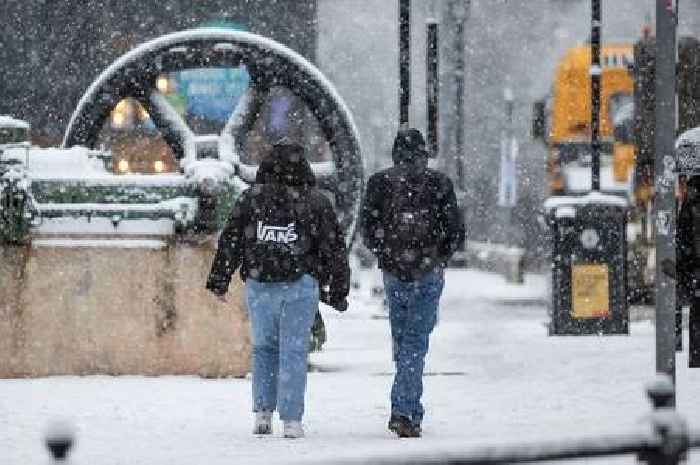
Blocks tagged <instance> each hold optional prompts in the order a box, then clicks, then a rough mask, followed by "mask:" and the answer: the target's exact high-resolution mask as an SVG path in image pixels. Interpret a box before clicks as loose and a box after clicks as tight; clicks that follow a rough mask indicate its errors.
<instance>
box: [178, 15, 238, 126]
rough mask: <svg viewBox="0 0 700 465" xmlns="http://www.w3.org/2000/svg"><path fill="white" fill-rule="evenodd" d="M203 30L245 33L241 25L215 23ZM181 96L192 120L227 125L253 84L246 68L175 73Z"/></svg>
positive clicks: (206, 69)
mask: <svg viewBox="0 0 700 465" xmlns="http://www.w3.org/2000/svg"><path fill="white" fill-rule="evenodd" d="M203 27H214V28H218V29H231V30H235V31H244V30H245V27H243V26H242V25H241V24H238V23H235V22H230V21H225V20H213V21H209V22H207V23H205V24H204V25H203ZM174 80H175V83H176V85H177V89H178V90H177V92H178V93H179V94H180V95H181V96H182V97H183V98H184V99H185V112H186V114H187V116H189V117H198V118H204V119H208V120H211V121H216V122H225V121H227V120H228V118H229V117H230V116H231V114H232V113H233V110H234V109H235V108H236V105H238V102H239V101H240V99H241V97H242V96H243V94H244V93H245V91H246V89H248V85H249V84H250V74H249V73H248V70H247V69H246V68H245V66H244V65H242V66H239V67H237V68H201V69H193V70H188V71H181V72H178V73H175V76H174Z"/></svg>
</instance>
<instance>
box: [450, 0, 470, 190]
mask: <svg viewBox="0 0 700 465" xmlns="http://www.w3.org/2000/svg"><path fill="white" fill-rule="evenodd" d="M469 6H470V1H469V0H452V1H451V2H450V3H449V10H448V14H449V15H450V16H451V17H453V18H455V25H454V63H455V64H454V74H453V79H454V96H453V98H454V106H455V114H454V121H453V132H454V141H455V143H454V160H455V164H456V166H455V168H456V171H457V185H458V187H459V189H460V191H462V192H463V191H464V188H465V182H464V68H465V66H464V22H465V21H466V18H467V10H468V8H469Z"/></svg>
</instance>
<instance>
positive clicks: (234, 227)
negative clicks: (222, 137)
mask: <svg viewBox="0 0 700 465" xmlns="http://www.w3.org/2000/svg"><path fill="white" fill-rule="evenodd" d="M314 186H315V179H314V176H313V173H312V171H311V168H310V166H309V163H308V162H307V161H306V160H305V159H304V149H303V147H301V146H299V145H294V144H279V145H275V146H274V147H273V149H272V153H271V154H270V156H269V157H267V158H266V159H265V160H263V162H262V163H261V164H260V167H259V168H258V173H257V177H256V184H255V185H253V186H252V187H251V188H249V189H248V190H246V191H245V192H243V194H242V195H241V197H240V198H239V199H238V201H237V202H236V204H235V205H234V207H233V211H232V214H231V218H230V219H229V221H228V223H227V225H226V227H225V228H224V230H223V232H222V233H221V237H220V238H219V244H218V249H217V252H216V256H215V258H214V262H213V264H212V269H211V272H210V274H209V278H208V280H207V285H206V286H207V289H209V290H210V291H211V292H213V293H214V294H216V295H217V296H219V298H221V299H222V300H225V295H226V292H227V290H228V286H229V283H230V281H231V276H232V274H233V273H234V272H235V271H236V269H238V268H239V267H240V274H241V278H242V279H243V281H245V291H246V302H247V306H248V312H249V317H250V322H251V334H252V340H253V354H252V355H253V361H252V362H253V363H252V365H253V383H252V384H253V386H252V389H253V411H254V412H255V423H254V428H253V433H254V434H271V433H272V414H273V412H274V411H275V410H279V417H280V419H281V420H282V422H283V424H284V436H285V437H287V438H299V437H303V436H304V429H303V426H302V416H303V414H304V394H305V392H306V371H307V352H308V348H309V336H310V331H311V325H312V324H313V321H314V316H315V313H316V310H317V308H318V302H319V298H320V299H321V300H323V301H324V302H326V303H328V304H329V305H331V306H333V307H335V308H336V309H338V310H339V311H343V310H345V308H346V307H347V304H346V303H345V298H346V297H347V294H348V290H349V282H350V269H349V266H348V260H347V254H346V250H345V242H344V238H343V233H342V230H341V229H340V226H339V224H338V220H337V218H336V216H335V211H334V210H333V206H332V205H331V203H330V201H329V200H328V199H327V198H326V197H325V196H324V195H323V194H322V193H321V192H320V191H319V190H318V189H316V188H315V187H314Z"/></svg>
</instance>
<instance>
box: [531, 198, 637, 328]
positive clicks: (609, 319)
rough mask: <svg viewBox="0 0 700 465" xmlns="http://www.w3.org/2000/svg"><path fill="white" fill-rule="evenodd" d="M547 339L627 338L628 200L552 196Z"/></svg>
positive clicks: (547, 207) (547, 211)
mask: <svg viewBox="0 0 700 465" xmlns="http://www.w3.org/2000/svg"><path fill="white" fill-rule="evenodd" d="M544 207H545V215H546V219H547V224H548V226H549V234H550V238H551V241H552V250H551V254H552V256H551V259H552V282H551V294H552V295H551V306H550V317H551V319H550V323H549V334H550V335H567V334H572V335H582V334H628V333H629V308H628V305H627V260H626V257H627V239H626V227H627V209H628V204H627V200H626V199H624V198H623V197H620V196H615V195H606V194H601V193H597V192H593V193H590V194H588V195H584V196H580V197H568V196H567V197H550V198H549V199H547V200H546V202H545V205H544Z"/></svg>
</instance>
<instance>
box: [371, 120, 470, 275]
mask: <svg viewBox="0 0 700 465" xmlns="http://www.w3.org/2000/svg"><path fill="white" fill-rule="evenodd" d="M392 159H393V161H394V166H393V167H391V168H388V169H385V170H383V171H380V172H378V173H375V174H374V175H372V176H371V177H370V179H369V181H368V183H367V191H366V194H365V198H364V201H363V205H362V211H361V229H362V236H363V240H364V244H365V246H367V248H369V249H370V250H371V251H372V252H373V253H374V254H375V255H376V256H377V259H378V260H379V267H380V268H381V269H383V270H386V271H388V272H390V273H392V274H395V275H397V276H398V277H399V279H401V280H403V281H412V280H415V279H417V278H419V277H420V276H421V275H423V274H425V273H426V272H428V271H431V270H433V269H434V268H435V267H437V266H443V267H444V266H446V264H447V261H448V260H449V259H450V257H451V256H452V254H453V253H454V252H455V250H457V249H458V247H459V246H460V244H461V243H462V242H463V241H464V234H465V232H464V224H463V222H462V220H461V217H462V216H461V215H460V213H459V209H458V207H457V199H456V196H455V192H454V188H453V187H452V181H450V179H449V178H448V177H447V176H445V175H444V174H442V173H440V172H438V171H436V170H433V169H430V168H428V166H427V164H428V154H427V152H426V151H425V142H424V141H423V137H422V135H421V134H420V132H419V131H417V130H415V129H409V130H404V131H399V133H398V134H397V137H396V140H395V141H394V148H393V150H392ZM398 193H401V194H400V195H407V196H412V197H413V198H415V199H416V202H417V203H418V207H419V208H422V209H423V210H424V211H427V212H428V215H429V217H428V218H429V221H430V222H431V228H430V237H429V239H428V240H427V241H426V243H425V244H422V245H421V247H420V248H416V249H412V250H411V249H409V248H410V246H409V245H408V244H405V243H404V244H402V243H401V242H397V241H396V240H395V239H394V240H392V237H394V234H393V232H392V231H391V230H390V229H391V226H390V225H391V222H390V221H388V218H390V216H391V215H392V213H393V212H394V210H395V202H396V200H395V196H396V195H399V194H398ZM405 256H409V257H411V260H412V262H411V266H410V267H407V266H406V265H405V263H406V260H405V259H402V258H401V257H405Z"/></svg>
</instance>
